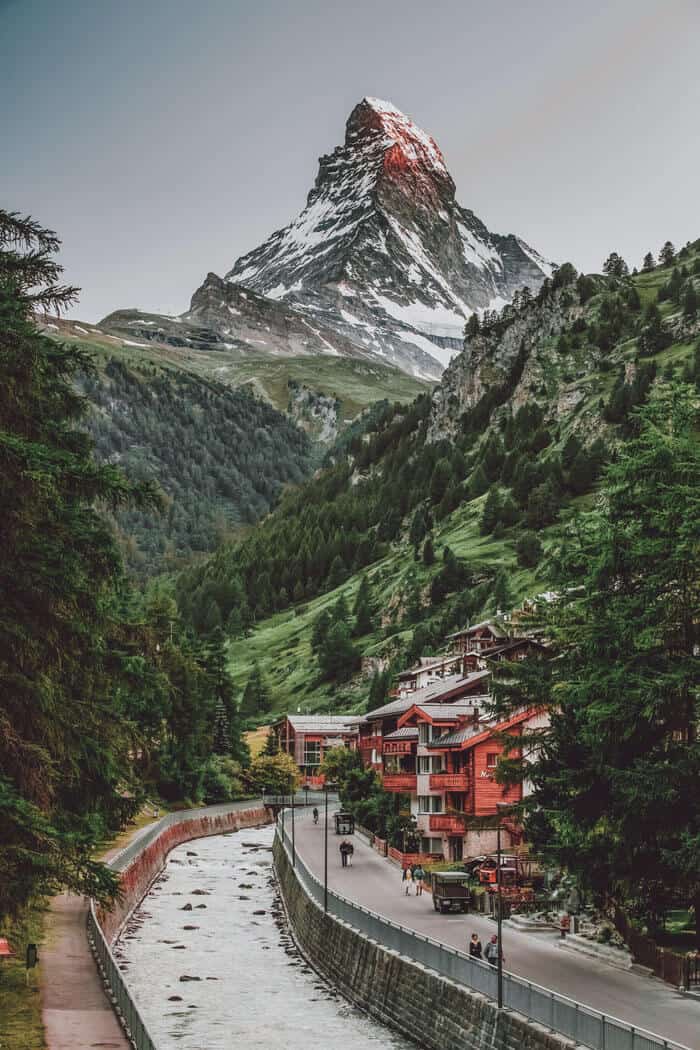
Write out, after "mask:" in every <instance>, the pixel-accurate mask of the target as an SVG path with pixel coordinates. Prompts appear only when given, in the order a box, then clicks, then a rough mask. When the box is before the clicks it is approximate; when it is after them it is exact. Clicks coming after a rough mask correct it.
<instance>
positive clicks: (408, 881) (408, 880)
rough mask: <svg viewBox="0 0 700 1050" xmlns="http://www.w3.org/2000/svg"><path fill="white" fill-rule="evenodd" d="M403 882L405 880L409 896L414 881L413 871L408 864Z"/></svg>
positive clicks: (404, 871)
mask: <svg viewBox="0 0 700 1050" xmlns="http://www.w3.org/2000/svg"><path fill="white" fill-rule="evenodd" d="M402 882H403V884H404V886H405V887H406V896H407V897H408V891H409V890H410V888H411V883H412V882H413V872H412V871H411V869H410V867H408V866H407V867H405V868H404V869H403V879H402Z"/></svg>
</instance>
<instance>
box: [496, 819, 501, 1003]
mask: <svg viewBox="0 0 700 1050" xmlns="http://www.w3.org/2000/svg"><path fill="white" fill-rule="evenodd" d="M496 857H497V860H496V878H497V880H498V882H497V886H498V900H497V906H498V912H497V914H496V921H497V923H498V1009H499V1010H502V1009H503V944H502V942H501V937H502V931H503V896H502V894H501V815H500V813H499V814H498V826H497V828H496Z"/></svg>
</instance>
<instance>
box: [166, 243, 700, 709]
mask: <svg viewBox="0 0 700 1050" xmlns="http://www.w3.org/2000/svg"><path fill="white" fill-rule="evenodd" d="M699 248H700V244H699V243H697V242H696V243H695V244H693V245H688V246H686V247H685V248H684V249H682V250H681V252H679V253H678V254H677V255H676V253H675V251H674V249H673V247H672V246H671V245H667V246H664V249H663V251H662V256H661V260H660V263H659V265H656V264H655V262H654V260H653V259H652V258H650V257H648V258H647V259H646V260H645V262H644V264H643V268H642V271H641V272H640V273H638V274H637V273H634V274H632V275H630V274H629V272H628V271H627V267H626V264H625V263H624V262H623V260H621V259H620V258H619V256H616V255H615V254H614V253H613V255H612V256H611V257H610V258H609V259H608V260H607V261H606V265H605V270H606V273H605V275H604V276H584V275H579V274H577V272H576V270H575V269H574V268H573V267H572V266H571V265H569V264H566V265H564V266H562V267H560V269H559V270H558V271H557V273H556V274H555V275H554V277H553V279H552V280H551V281H546V282H545V284H544V285H543V287H542V289H541V291H540V293H539V294H538V295H537V296H535V297H533V296H531V295H529V294H523V295H520V296H517V297H516V300H515V302H514V304H513V306H511V307H507V308H506V309H505V310H504V311H503V312H502V313H501V314H498V315H496V314H489V313H487V314H486V315H485V316H484V317H483V319H482V320H481V321H480V322H479V321H477V319H476V318H474V319H473V320H472V322H471V323H470V325H469V326H468V331H467V338H466V344H465V350H464V352H463V354H461V355H459V356H458V358H456V359H455V360H454V361H453V363H452V365H450V367H449V369H448V371H447V373H446V376H445V378H444V379H443V382H442V383H441V384H440V386H439V387H438V388H437V390H436V392H435V395H434V397H433V398H431V397H430V396H428V395H424V396H421V397H419V398H418V399H417V400H416V401H415V402H414V403H413V405H411V406H410V407H409V408H404V407H402V406H399V405H394V406H387V408H386V409H385V410H384V411H383V412H382V413H381V415H375V417H374V418H373V419H372V420H371V421H370V422H369V423H368V425H367V427H366V428H365V430H364V432H362V433H359V434H354V435H353V437H352V438H351V440H350V441H349V443H348V446H347V455H346V456H344V457H343V458H342V459H341V461H340V462H338V463H337V464H336V465H334V466H332V467H331V468H329V469H328V470H326V471H325V472H324V473H323V474H322V475H321V476H320V477H318V478H316V479H314V480H313V481H310V482H307V483H305V484H304V485H303V486H302V487H301V488H300V489H299V490H297V491H294V492H291V493H288V494H287V495H286V496H285V497H284V499H283V501H282V504H281V505H280V507H279V508H278V509H277V511H276V512H275V513H274V514H273V515H271V516H270V517H269V518H268V519H267V520H266V521H265V522H263V523H262V524H261V525H260V526H259V527H258V528H256V529H255V530H254V532H253V533H252V534H251V535H250V536H249V537H248V539H246V540H245V542H243V543H241V544H234V545H230V546H228V547H225V548H224V549H222V550H221V551H220V552H219V553H217V554H216V555H215V556H214V557H213V558H211V559H210V560H209V561H208V562H206V563H205V564H204V565H202V566H199V567H196V568H194V569H193V570H191V571H189V572H186V573H185V574H184V575H183V576H182V577H181V578H180V579H179V581H178V585H177V597H178V602H179V604H180V608H181V610H182V612H183V615H184V616H185V618H186V619H188V620H190V621H191V622H192V623H193V625H194V626H196V627H197V628H199V629H206V624H207V623H208V622H216V621H218V620H219V619H220V620H221V621H222V622H223V623H224V624H225V625H226V626H227V629H228V631H229V632H230V633H231V635H232V636H233V638H234V641H233V643H232V658H233V660H232V667H233V673H234V675H236V676H238V677H239V679H240V681H241V682H243V681H244V679H245V675H246V674H247V673H248V671H249V670H250V668H251V666H252V662H253V660H254V659H257V660H258V662H259V663H260V666H261V668H262V670H263V672H264V673H265V674H266V675H267V676H268V680H269V684H270V686H271V687H272V701H273V703H277V704H278V705H280V706H286V705H287V704H291V703H297V704H298V703H300V702H303V704H304V706H305V707H308V708H309V709H312V708H314V707H324V706H327V705H328V702H329V696H331V694H332V695H333V697H334V698H335V701H336V702H340V698H342V690H341V691H340V692H339V691H338V682H339V681H340V680H342V679H343V678H345V679H348V678H349V677H350V675H351V674H352V673H353V671H354V670H356V668H357V666H358V661H359V655H360V654H361V653H363V654H371V655H384V656H388V657H393V658H395V659H396V660H404V659H408V658H410V657H411V656H415V655H416V654H417V653H418V652H419V650H420V649H421V647H423V646H433V645H439V644H440V643H441V641H442V639H443V637H444V634H445V633H446V632H447V631H448V630H449V629H450V628H453V627H456V626H459V625H461V624H462V623H463V622H464V621H465V620H467V619H469V618H474V617H476V616H478V615H480V614H481V613H482V612H485V611H495V610H496V608H497V607H500V608H502V609H505V608H507V607H508V605H509V604H510V603H512V602H514V601H515V600H517V599H519V598H522V597H523V596H525V595H526V594H531V593H533V591H536V590H537V589H539V590H543V589H545V588H546V586H547V584H548V582H549V579H550V575H551V574H550V566H549V562H548V552H549V550H550V549H551V548H552V546H553V545H554V544H555V541H556V538H557V536H559V535H560V534H561V531H562V529H563V528H565V526H566V522H567V520H568V519H569V518H570V517H571V515H572V514H573V513H574V512H575V510H576V509H577V508H578V507H579V506H580V505H581V504H582V503H585V502H586V500H588V499H589V498H590V494H591V493H592V491H593V490H594V488H595V484H596V479H597V477H598V475H599V472H600V470H601V468H602V466H603V465H604V464H605V463H606V462H607V461H609V460H610V458H611V457H614V456H615V454H616V449H617V447H618V446H619V444H620V442H623V441H625V440H626V439H627V438H628V437H630V436H631V435H632V434H633V433H634V429H635V421H634V415H633V409H634V407H635V406H637V405H641V404H642V403H644V402H645V401H646V400H647V399H648V397H649V396H650V393H651V391H652V390H653V388H654V386H655V384H657V383H658V382H660V381H661V380H662V379H667V380H668V379H672V378H675V379H685V380H688V381H690V382H692V383H697V382H698V376H699V375H700V367H699V364H698V361H699V359H700V351H699V349H698V337H699V336H700V323H699V321H698V311H697V294H698V288H699V287H700V258H699V255H700V253H699V250H698V249H699ZM363 574H366V575H367V576H368V586H369V592H370V605H372V606H373V613H372V616H371V617H370V621H369V626H370V630H369V631H368V630H366V629H363V630H361V631H360V630H359V629H358V628H357V624H356V622H355V620H356V613H353V609H352V603H353V602H354V601H355V598H356V594H357V591H358V588H359V585H360V580H361V578H362V576H363ZM339 596H344V598H345V602H344V603H341V605H340V607H339V608H338V607H336V606H337V601H336V600H337V598H338V597H339ZM344 606H345V607H344ZM324 611H325V612H328V613H329V620H330V621H331V625H332V626H333V627H334V628H336V630H335V633H334V635H333V636H332V640H333V643H334V645H335V647H336V648H338V646H340V648H341V649H343V650H344V651H345V652H346V655H347V660H346V661H345V666H344V667H343V668H342V669H340V670H339V669H338V668H329V667H328V666H327V663H326V664H324V660H323V656H322V649H323V647H322V641H323V639H322V638H321V639H319V636H318V635H319V632H318V629H317V630H316V636H315V638H312V634H313V632H314V628H315V627H316V628H317V621H318V618H319V617H320V616H321V614H322V613H323V612H324ZM326 626H327V625H326ZM367 626H368V624H367V622H366V623H365V628H366V627H367ZM323 631H324V628H323V625H322V627H321V629H320V634H321V635H323ZM251 632H252V633H251ZM312 641H313V643H314V644H313V647H312ZM341 662H342V661H341ZM351 681H352V680H351ZM343 688H348V689H350V691H351V696H349V697H347V699H351V698H352V696H354V699H355V701H356V702H357V703H358V704H361V703H363V702H364V700H365V699H366V688H365V689H364V690H363V689H362V688H360V687H358V688H357V692H353V686H352V684H351V685H350V686H348V687H343Z"/></svg>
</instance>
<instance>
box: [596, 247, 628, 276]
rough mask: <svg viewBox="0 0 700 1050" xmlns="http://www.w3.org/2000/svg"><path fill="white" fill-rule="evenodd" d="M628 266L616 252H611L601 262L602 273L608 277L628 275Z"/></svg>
mask: <svg viewBox="0 0 700 1050" xmlns="http://www.w3.org/2000/svg"><path fill="white" fill-rule="evenodd" d="M629 272H630V270H629V266H628V265H627V263H626V262H625V260H624V259H623V258H622V256H621V255H618V253H617V252H611V253H610V255H609V256H608V257H607V259H606V260H605V262H604V263H603V273H605V274H607V275H608V277H628V276H629Z"/></svg>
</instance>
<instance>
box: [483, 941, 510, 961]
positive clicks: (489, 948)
mask: <svg viewBox="0 0 700 1050" xmlns="http://www.w3.org/2000/svg"><path fill="white" fill-rule="evenodd" d="M500 950H501V946H500V944H499V943H498V937H497V936H496V934H495V933H494V935H493V937H492V938H491V940H490V941H489V943H488V944H487V945H486V952H485V955H486V961H487V962H488V963H490V965H491V966H498V955H499V953H500ZM505 961H506V960H505V959H504V957H503V956H502V955H501V963H503V964H504V963H505Z"/></svg>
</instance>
